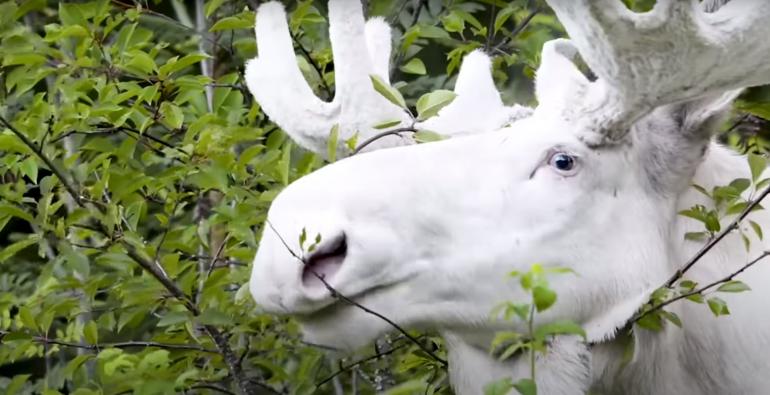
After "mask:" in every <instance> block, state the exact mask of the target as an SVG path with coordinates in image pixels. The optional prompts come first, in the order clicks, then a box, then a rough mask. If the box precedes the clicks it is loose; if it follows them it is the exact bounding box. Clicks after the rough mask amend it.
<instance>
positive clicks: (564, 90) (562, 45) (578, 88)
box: [535, 38, 590, 114]
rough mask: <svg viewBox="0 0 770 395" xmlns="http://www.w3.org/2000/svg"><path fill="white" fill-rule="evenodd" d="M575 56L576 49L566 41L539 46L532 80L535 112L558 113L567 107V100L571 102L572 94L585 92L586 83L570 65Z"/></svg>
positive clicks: (576, 69)
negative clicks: (535, 72)
mask: <svg viewBox="0 0 770 395" xmlns="http://www.w3.org/2000/svg"><path fill="white" fill-rule="evenodd" d="M577 54H578V53H577V48H575V46H574V45H573V44H572V42H571V41H570V40H567V39H563V38H560V39H556V40H551V41H548V42H546V43H545V44H544V45H543V51H542V52H541V60H540V67H538V69H537V78H535V96H537V101H538V107H537V109H536V110H535V111H538V112H544V113H548V114H553V113H559V112H561V111H563V110H565V109H566V108H568V107H569V106H570V103H569V101H571V100H574V98H575V97H576V94H578V93H579V92H582V91H585V88H586V86H587V85H588V84H590V82H589V81H588V79H587V78H586V77H585V76H584V75H583V73H582V72H581V71H580V70H579V69H578V68H577V66H576V65H575V63H574V59H575V57H576V56H577ZM572 104H573V105H574V103H572Z"/></svg>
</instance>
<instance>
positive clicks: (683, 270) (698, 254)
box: [665, 186, 770, 288]
mask: <svg viewBox="0 0 770 395" xmlns="http://www.w3.org/2000/svg"><path fill="white" fill-rule="evenodd" d="M768 194H770V186H768V187H767V188H765V189H764V190H762V192H760V194H759V195H758V196H757V198H756V199H754V200H752V201H751V202H750V203H749V204H748V205H747V206H746V208H744V209H743V211H741V213H740V214H738V216H737V217H735V219H733V221H732V222H730V224H729V225H727V226H726V227H725V228H724V229H722V231H720V232H719V233H718V234H717V235H716V236H714V237H712V238H711V239H710V240H709V241H708V243H706V244H705V245H704V246H703V247H701V249H700V250H698V252H696V253H695V255H693V256H692V258H690V259H689V260H688V261H687V262H686V263H685V264H684V266H682V268H681V269H679V270H677V271H676V273H674V275H673V276H671V278H669V279H668V281H666V285H665V286H666V288H671V287H672V286H673V285H674V284H675V283H676V282H677V280H679V279H680V278H682V276H683V275H684V274H685V273H687V271H688V270H690V269H691V268H692V267H693V266H695V264H696V263H698V261H699V260H701V258H703V256H705V255H706V253H708V252H709V251H711V249H712V248H714V246H715V245H717V243H719V242H720V241H722V239H724V238H725V236H727V234H728V233H730V232H732V231H733V230H735V229H737V228H738V225H739V224H740V222H741V221H743V219H744V218H746V217H747V216H748V215H749V213H751V212H752V211H753V210H754V208H756V207H757V206H758V205H759V203H760V202H761V201H762V199H764V198H765V197H767V195H768Z"/></svg>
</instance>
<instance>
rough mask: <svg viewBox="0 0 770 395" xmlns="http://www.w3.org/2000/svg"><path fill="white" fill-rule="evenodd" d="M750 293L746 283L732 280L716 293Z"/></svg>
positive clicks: (720, 287) (721, 286)
mask: <svg viewBox="0 0 770 395" xmlns="http://www.w3.org/2000/svg"><path fill="white" fill-rule="evenodd" d="M746 291H751V288H749V286H748V285H746V283H744V282H743V281H738V280H732V281H728V282H726V283H724V284H722V285H720V286H719V288H717V292H746Z"/></svg>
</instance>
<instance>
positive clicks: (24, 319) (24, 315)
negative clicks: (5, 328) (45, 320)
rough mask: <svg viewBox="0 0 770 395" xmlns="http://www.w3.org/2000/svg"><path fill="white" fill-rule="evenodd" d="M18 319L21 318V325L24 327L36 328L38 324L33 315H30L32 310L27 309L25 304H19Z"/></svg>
mask: <svg viewBox="0 0 770 395" xmlns="http://www.w3.org/2000/svg"><path fill="white" fill-rule="evenodd" d="M19 319H20V320H21V323H22V325H24V327H26V328H29V329H33V330H37V329H38V325H37V322H36V321H35V316H34V315H32V311H30V310H29V307H27V306H21V307H19Z"/></svg>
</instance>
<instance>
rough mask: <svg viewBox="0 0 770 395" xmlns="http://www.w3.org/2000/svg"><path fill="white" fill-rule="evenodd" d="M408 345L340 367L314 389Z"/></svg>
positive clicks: (401, 345)
mask: <svg viewBox="0 0 770 395" xmlns="http://www.w3.org/2000/svg"><path fill="white" fill-rule="evenodd" d="M409 344H410V343H401V344H399V345H398V346H395V347H391V348H390V349H388V350H387V351H381V352H378V353H375V354H372V355H370V356H368V357H365V358H361V359H359V360H357V361H355V362H351V363H350V364H348V365H345V366H342V367H340V369H339V370H337V371H335V372H334V373H332V374H330V375H329V376H328V377H326V378H325V379H323V380H321V381H319V382H318V383H317V384H316V385H315V386H316V388H319V387H321V386H322V385H324V384H326V383H328V382H329V381H331V380H332V379H333V378H335V377H337V376H339V375H340V374H342V373H345V372H347V371H350V370H351V369H355V368H356V367H358V366H360V365H363V364H365V363H367V362H370V361H374V360H377V359H380V358H382V357H384V356H386V355H390V354H393V353H394V352H396V351H398V350H400V349H402V348H405V347H406V346H408V345H409Z"/></svg>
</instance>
